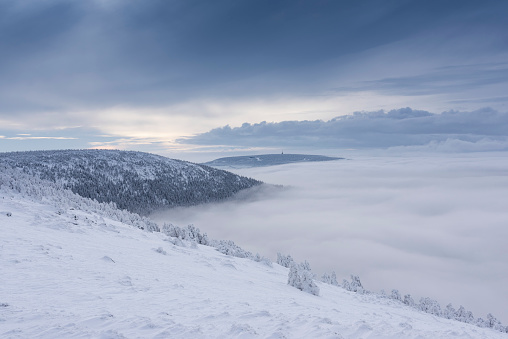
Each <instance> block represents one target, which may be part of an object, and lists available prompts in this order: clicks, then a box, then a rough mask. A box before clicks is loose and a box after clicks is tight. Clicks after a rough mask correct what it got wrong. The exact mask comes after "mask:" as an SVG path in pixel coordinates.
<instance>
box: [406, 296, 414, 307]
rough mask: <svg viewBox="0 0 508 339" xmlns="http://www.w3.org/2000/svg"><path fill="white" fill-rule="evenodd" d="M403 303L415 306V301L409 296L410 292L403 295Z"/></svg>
mask: <svg viewBox="0 0 508 339" xmlns="http://www.w3.org/2000/svg"><path fill="white" fill-rule="evenodd" d="M404 304H406V305H408V306H411V307H415V301H414V300H413V298H412V297H411V294H406V295H405V296H404Z"/></svg>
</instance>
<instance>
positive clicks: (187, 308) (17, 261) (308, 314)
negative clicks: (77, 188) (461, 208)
mask: <svg viewBox="0 0 508 339" xmlns="http://www.w3.org/2000/svg"><path fill="white" fill-rule="evenodd" d="M0 177H1V178H0V179H1V180H0V184H1V185H0V186H1V187H0V226H1V229H0V230H1V234H2V235H1V238H0V277H1V278H0V337H2V338H224V337H231V338H257V337H260V338H455V337H457V338H506V333H502V332H501V331H502V330H504V331H506V329H505V328H501V325H500V324H497V323H494V324H493V327H497V329H495V328H484V327H479V326H476V325H474V324H469V323H465V322H460V321H457V320H453V319H446V318H444V317H442V316H436V315H435V314H429V313H426V312H424V311H422V310H419V309H418V308H417V307H412V306H409V305H406V304H404V302H402V301H400V300H397V299H393V298H391V297H388V296H382V295H379V294H374V293H370V294H369V293H358V292H354V291H348V290H346V289H344V288H341V287H339V286H334V285H332V284H326V283H323V282H320V281H318V279H315V280H314V281H313V282H312V283H313V284H315V287H316V288H317V289H318V290H319V293H318V294H319V295H314V294H311V293H305V292H303V291H301V290H299V289H297V288H295V287H293V286H290V285H288V273H289V271H290V269H289V268H287V267H283V266H281V265H279V264H276V263H271V262H270V261H268V260H266V259H265V258H263V257H262V256H252V255H246V254H245V252H242V250H241V249H240V248H238V247H236V246H235V245H234V244H233V243H232V242H227V241H213V240H208V239H206V238H205V239H203V238H202V236H203V234H202V233H200V232H199V231H198V230H197V229H180V228H175V227H172V226H171V225H165V226H164V225H163V226H160V225H155V224H154V223H153V222H151V221H150V220H148V219H146V218H142V217H139V216H138V215H136V214H132V213H129V212H126V211H120V210H117V209H115V208H114V207H113V206H112V205H109V204H104V203H97V202H95V201H92V200H89V199H85V198H82V197H80V196H78V195H76V194H74V193H72V192H70V191H66V190H62V189H60V188H59V187H58V186H57V185H54V184H52V183H49V182H44V181H42V180H38V179H36V178H30V177H28V176H23V175H21V176H19V177H15V176H14V175H12V173H11V174H9V173H8V172H6V173H3V174H2V176H0ZM200 243H208V245H203V244H200ZM209 245H212V246H209ZM225 253H226V254H225ZM227 254H229V255H227ZM235 255H236V256H235ZM238 256H240V257H238ZM241 256H245V257H244V258H241ZM250 259H254V260H250ZM304 289H305V288H304ZM431 313H432V312H431ZM489 320H492V319H489ZM486 321H487V320H486Z"/></svg>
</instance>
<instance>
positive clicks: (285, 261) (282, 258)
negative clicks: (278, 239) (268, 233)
mask: <svg viewBox="0 0 508 339" xmlns="http://www.w3.org/2000/svg"><path fill="white" fill-rule="evenodd" d="M292 263H294V260H293V258H292V257H291V255H290V254H288V255H283V254H281V253H280V252H277V264H279V265H281V266H282V267H286V268H290V267H291V264H292Z"/></svg>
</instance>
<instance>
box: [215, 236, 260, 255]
mask: <svg viewBox="0 0 508 339" xmlns="http://www.w3.org/2000/svg"><path fill="white" fill-rule="evenodd" d="M211 245H212V247H215V248H216V249H217V251H219V252H221V253H223V254H225V255H230V256H232V257H237V258H252V257H253V256H252V253H250V252H248V251H246V250H244V249H243V248H241V247H240V246H238V245H237V244H235V243H234V242H233V241H231V240H219V241H214V242H212V244H211Z"/></svg>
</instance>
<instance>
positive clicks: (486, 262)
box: [151, 153, 508, 325]
mask: <svg viewBox="0 0 508 339" xmlns="http://www.w3.org/2000/svg"><path fill="white" fill-rule="evenodd" d="M339 156H340V155H339ZM231 171H233V172H235V173H238V174H241V175H245V176H249V177H253V178H256V179H259V180H263V181H264V182H266V183H271V184H280V185H284V188H283V189H266V190H262V191H258V192H257V193H256V194H255V195H254V196H253V197H252V198H251V199H245V198H244V199H240V200H237V201H230V202H225V203H219V204H212V205H203V206H196V207H188V208H177V209H171V210H168V211H163V212H158V213H156V214H154V215H152V216H151V217H152V218H153V219H155V220H157V221H167V222H172V223H174V224H177V225H186V224H191V223H192V224H194V225H195V226H197V227H199V228H200V229H201V230H202V231H205V232H207V233H208V235H209V236H210V237H211V238H215V239H231V240H234V241H235V242H236V243H237V244H238V245H240V246H242V247H243V248H245V249H247V250H250V251H252V252H254V253H256V252H259V253H260V254H261V255H264V256H267V257H269V258H271V259H272V260H275V259H276V254H277V252H281V253H283V254H291V255H292V256H293V258H295V260H297V261H303V260H307V261H309V263H310V264H311V267H312V270H313V271H314V272H315V273H316V274H318V275H319V276H320V275H321V274H322V273H324V272H331V271H332V270H334V271H335V272H336V273H337V277H338V280H339V281H342V279H343V278H349V275H350V274H355V275H359V276H360V278H361V281H362V283H363V285H364V287H365V288H367V289H368V290H372V291H377V292H379V291H380V290H381V289H384V290H385V291H387V292H388V293H389V292H391V290H392V289H399V291H400V293H401V294H402V295H404V294H407V293H410V294H411V295H412V296H413V298H414V299H415V300H416V301H418V300H419V298H420V297H422V296H428V297H431V298H434V299H436V300H438V301H439V302H440V303H441V306H442V307H444V306H446V304H448V303H450V302H451V303H452V304H453V305H454V306H455V308H458V306H459V305H463V306H464V307H466V308H467V309H469V310H471V311H473V313H474V315H475V317H483V318H485V316H486V314H487V313H488V312H491V313H493V314H494V315H495V316H496V317H498V319H500V320H501V321H502V322H503V324H504V325H508V307H507V305H506V300H507V296H508V154H507V153H490V154H486V153H473V154H462V155H456V154H434V155H421V154H418V155H415V156H404V157H396V156H393V155H392V156H365V155H363V156H357V157H355V156H352V157H349V158H348V159H347V160H339V161H331V162H321V163H302V164H291V165H281V166H273V167H264V168H251V169H237V170H231Z"/></svg>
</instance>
